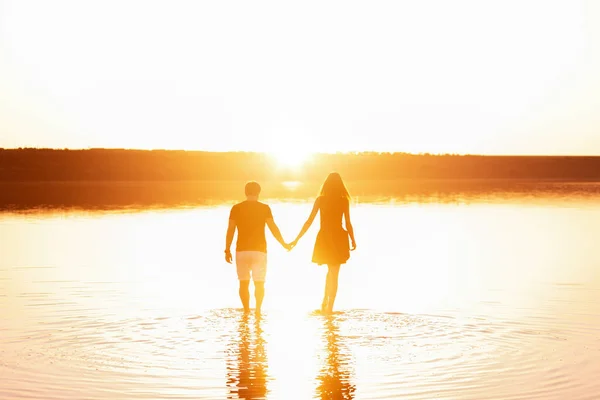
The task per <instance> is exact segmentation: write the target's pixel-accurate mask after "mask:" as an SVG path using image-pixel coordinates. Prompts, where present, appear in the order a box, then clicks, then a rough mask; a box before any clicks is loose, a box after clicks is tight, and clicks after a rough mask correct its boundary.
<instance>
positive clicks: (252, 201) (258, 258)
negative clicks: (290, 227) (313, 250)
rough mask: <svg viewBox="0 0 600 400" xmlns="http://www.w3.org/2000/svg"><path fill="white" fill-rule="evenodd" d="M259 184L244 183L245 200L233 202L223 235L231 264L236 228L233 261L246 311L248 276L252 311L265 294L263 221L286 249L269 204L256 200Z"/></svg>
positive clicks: (246, 310) (226, 252)
mask: <svg viewBox="0 0 600 400" xmlns="http://www.w3.org/2000/svg"><path fill="white" fill-rule="evenodd" d="M260 190H261V188H260V185H259V184H258V183H257V182H248V183H246V187H245V192H246V200H245V201H243V202H241V203H238V204H236V205H234V206H233V207H232V208H231V212H230V214H229V227H228V228H227V236H226V238H225V261H227V262H228V263H229V264H231V261H232V259H233V256H232V254H231V250H230V248H231V243H232V242H233V236H234V234H235V230H236V228H237V231H238V235H237V243H236V253H235V264H236V267H237V275H238V279H239V281H240V289H239V294H240V300H242V305H243V306H244V312H246V313H247V312H249V311H250V292H249V290H248V289H249V286H250V277H252V280H253V281H254V296H255V298H256V314H260V312H261V307H262V302H263V299H264V296H265V277H266V274H267V240H266V238H265V224H266V225H267V226H268V227H269V230H270V231H271V233H272V234H273V236H274V237H275V239H277V241H278V242H279V243H281V245H282V246H283V247H284V248H286V249H287V250H289V249H290V248H291V247H290V246H289V245H288V244H287V243H285V241H284V240H283V237H281V232H279V228H278V227H277V225H276V224H275V221H273V214H272V213H271V208H270V207H269V206H268V205H267V204H264V203H261V202H259V201H258V196H259V195H260Z"/></svg>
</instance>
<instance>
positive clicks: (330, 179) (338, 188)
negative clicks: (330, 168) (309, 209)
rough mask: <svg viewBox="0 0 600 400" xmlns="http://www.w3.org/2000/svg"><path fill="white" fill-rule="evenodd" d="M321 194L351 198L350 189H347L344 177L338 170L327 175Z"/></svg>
mask: <svg viewBox="0 0 600 400" xmlns="http://www.w3.org/2000/svg"><path fill="white" fill-rule="evenodd" d="M320 195H321V196H327V197H342V198H346V199H350V193H349V192H348V189H346V185H344V181H343V180H342V177H341V176H340V174H338V173H337V172H332V173H330V174H329V175H327V178H326V179H325V182H323V185H322V186H321V193H320Z"/></svg>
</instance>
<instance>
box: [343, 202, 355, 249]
mask: <svg viewBox="0 0 600 400" xmlns="http://www.w3.org/2000/svg"><path fill="white" fill-rule="evenodd" d="M344 222H345V224H346V230H347V231H348V235H349V236H350V240H351V241H352V250H354V249H356V240H354V228H353V227H352V222H350V201H348V202H346V203H345V208H344Z"/></svg>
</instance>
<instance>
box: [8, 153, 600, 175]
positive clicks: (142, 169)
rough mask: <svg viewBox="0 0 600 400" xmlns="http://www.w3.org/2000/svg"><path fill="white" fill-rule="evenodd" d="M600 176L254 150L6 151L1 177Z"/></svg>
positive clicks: (487, 160)
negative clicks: (300, 160)
mask: <svg viewBox="0 0 600 400" xmlns="http://www.w3.org/2000/svg"><path fill="white" fill-rule="evenodd" d="M331 171H337V172H339V173H340V174H341V175H342V176H343V178H344V179H345V180H348V181H385V180H390V181H392V180H393V181H397V180H407V181H436V180H437V181H442V180H446V181H458V180H460V181H464V180H478V179H479V180H481V179H486V180H499V179H504V180H535V181H548V180H551V181H581V182H583V181H600V156H477V155H430V154H419V155H416V154H408V153H375V152H365V153H358V154H354V153H349V154H344V153H339V154H315V155H313V156H312V157H311V158H310V159H308V160H307V161H306V162H305V163H304V164H303V165H300V166H297V167H296V168H293V167H290V166H287V167H286V166H285V165H282V164H281V163H280V162H278V161H277V160H276V159H274V158H273V157H270V156H269V155H267V154H264V153H253V152H202V151H174V150H173V151H171V150H110V149H91V150H52V149H0V182H42V181H44V182H63V181H69V182H72V181H81V182H90V181H96V182H163V181H169V182H190V181H204V182H210V181H215V182H225V181H247V180H258V181H295V180H298V181H305V182H306V181H311V182H312V181H322V180H323V179H324V177H325V176H326V175H327V174H328V173H329V172H331Z"/></svg>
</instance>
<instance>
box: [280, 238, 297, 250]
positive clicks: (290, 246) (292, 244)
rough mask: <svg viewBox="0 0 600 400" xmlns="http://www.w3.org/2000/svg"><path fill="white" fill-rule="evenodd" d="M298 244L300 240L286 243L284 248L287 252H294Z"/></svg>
mask: <svg viewBox="0 0 600 400" xmlns="http://www.w3.org/2000/svg"><path fill="white" fill-rule="evenodd" d="M297 243H298V239H296V240H294V241H293V242H290V243H284V245H283V247H284V248H285V249H286V250H287V251H290V250H292V249H293V248H294V247H296V244H297Z"/></svg>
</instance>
